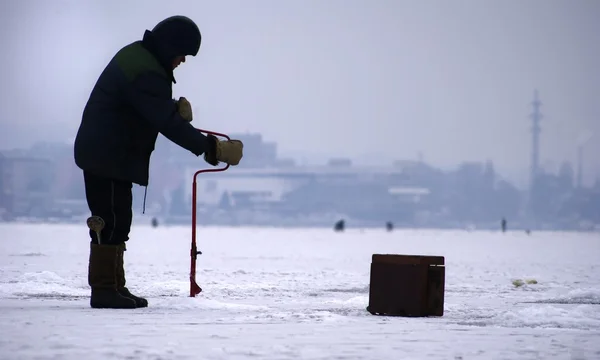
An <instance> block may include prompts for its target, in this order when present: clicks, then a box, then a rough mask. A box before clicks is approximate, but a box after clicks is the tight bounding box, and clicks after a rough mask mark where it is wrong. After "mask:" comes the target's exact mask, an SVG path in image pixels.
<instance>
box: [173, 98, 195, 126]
mask: <svg viewBox="0 0 600 360" xmlns="http://www.w3.org/2000/svg"><path fill="white" fill-rule="evenodd" d="M177 112H178V113H179V115H181V117H182V118H184V119H185V120H187V121H190V122H191V121H192V119H193V116H192V105H191V104H190V102H189V101H187V99H186V98H184V97H180V98H179V100H178V101H177Z"/></svg>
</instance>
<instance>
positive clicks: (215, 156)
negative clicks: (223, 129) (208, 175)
mask: <svg viewBox="0 0 600 360" xmlns="http://www.w3.org/2000/svg"><path fill="white" fill-rule="evenodd" d="M208 138H209V144H211V147H212V149H211V150H210V151H207V152H206V153H205V154H204V160H205V161H206V162H207V163H209V164H211V165H213V166H217V165H218V164H219V161H222V162H224V163H226V164H229V165H233V166H235V165H238V164H239V163H240V160H241V159H242V157H243V156H244V144H243V143H242V142H241V141H240V140H222V141H219V140H218V139H217V138H216V137H215V136H213V135H208Z"/></svg>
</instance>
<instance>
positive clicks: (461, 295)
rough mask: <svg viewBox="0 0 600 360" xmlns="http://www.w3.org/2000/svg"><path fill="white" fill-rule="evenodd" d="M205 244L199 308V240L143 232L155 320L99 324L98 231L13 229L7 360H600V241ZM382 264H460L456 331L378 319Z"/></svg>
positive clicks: (1, 238)
mask: <svg viewBox="0 0 600 360" xmlns="http://www.w3.org/2000/svg"><path fill="white" fill-rule="evenodd" d="M198 236H199V239H198V245H199V249H200V250H202V252H203V255H200V256H199V257H198V275H197V278H198V283H199V284H200V286H201V287H202V288H203V292H202V293H201V294H200V295H199V296H198V297H196V298H190V297H189V280H188V279H189V266H190V264H189V263H190V258H189V248H190V229H189V228H188V227H168V226H162V227H158V228H152V227H149V226H142V225H139V226H134V228H133V231H132V234H131V240H130V241H129V243H128V250H127V252H126V253H125V265H126V273H127V280H128V283H127V285H128V287H129V288H130V290H132V292H135V293H139V294H140V295H143V296H147V297H148V300H149V302H150V305H149V307H148V308H144V309H135V310H97V309H91V308H90V307H89V300H88V295H89V288H88V286H87V261H88V246H89V245H88V244H89V239H88V235H87V228H86V227H85V225H82V226H74V225H60V224H53V225H42V224H0V359H82V358H85V359H86V360H93V359H247V358H259V359H414V360H417V359H464V360H467V359H599V358H600V277H599V276H598V275H599V274H600V236H599V235H598V234H597V233H596V234H593V233H560V232H555V233H550V232H537V233H536V232H534V233H532V234H531V235H527V234H525V233H518V232H515V233H510V232H509V233H506V234H502V233H500V232H484V231H470V232H469V231H436V230H398V231H395V232H391V233H388V232H385V230H384V229H383V228H382V229H381V230H377V229H374V230H358V229H357V230H354V229H349V230H348V231H346V232H345V233H334V232H333V231H331V230H329V229H274V228H273V229H272V228H211V227H206V228H199V233H198ZM373 253H397V254H418V255H442V256H445V257H446V294H445V296H446V299H445V314H444V316H443V317H442V318H396V317H393V318H392V317H377V316H372V315H370V314H369V313H368V312H367V311H366V310H365V307H366V306H367V303H368V292H369V287H368V285H369V267H370V262H371V255H372V254H373ZM517 279H522V280H523V282H524V284H523V285H521V286H515V285H514V284H513V282H514V281H515V280H517ZM528 279H535V280H536V281H537V284H528V283H527V282H526V280H528Z"/></svg>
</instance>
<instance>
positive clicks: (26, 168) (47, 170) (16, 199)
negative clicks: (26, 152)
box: [0, 154, 53, 216]
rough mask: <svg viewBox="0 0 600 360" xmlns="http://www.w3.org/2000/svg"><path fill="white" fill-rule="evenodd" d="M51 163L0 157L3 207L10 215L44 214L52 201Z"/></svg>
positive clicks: (20, 157) (23, 157) (0, 186)
mask: <svg viewBox="0 0 600 360" xmlns="http://www.w3.org/2000/svg"><path fill="white" fill-rule="evenodd" d="M50 174H53V164H52V162H51V161H50V160H46V159H37V158H32V157H26V156H13V155H10V156H6V155H3V154H0V208H2V209H4V211H3V212H4V213H5V214H8V215H9V216H34V215H40V213H41V212H44V209H47V208H48V206H49V204H50V202H51V200H52V192H51V189H52V179H51V178H49V175H50Z"/></svg>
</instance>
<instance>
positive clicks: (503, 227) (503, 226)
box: [501, 218, 506, 232]
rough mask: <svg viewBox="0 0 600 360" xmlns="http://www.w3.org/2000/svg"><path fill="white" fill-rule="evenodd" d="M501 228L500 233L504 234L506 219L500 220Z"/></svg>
mask: <svg viewBox="0 0 600 360" xmlns="http://www.w3.org/2000/svg"><path fill="white" fill-rule="evenodd" d="M501 226H502V232H506V219H505V218H502V224H501Z"/></svg>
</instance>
